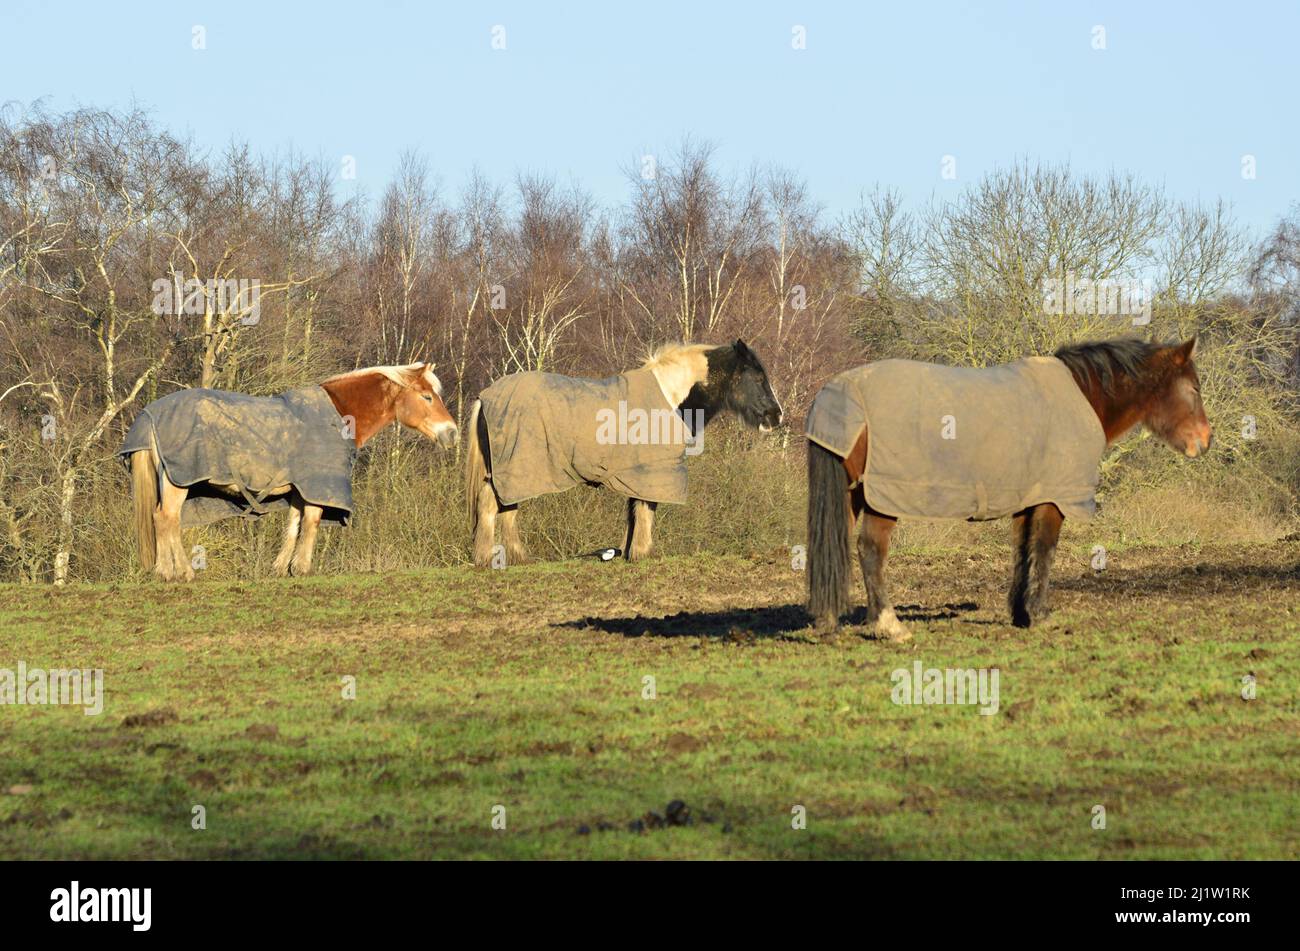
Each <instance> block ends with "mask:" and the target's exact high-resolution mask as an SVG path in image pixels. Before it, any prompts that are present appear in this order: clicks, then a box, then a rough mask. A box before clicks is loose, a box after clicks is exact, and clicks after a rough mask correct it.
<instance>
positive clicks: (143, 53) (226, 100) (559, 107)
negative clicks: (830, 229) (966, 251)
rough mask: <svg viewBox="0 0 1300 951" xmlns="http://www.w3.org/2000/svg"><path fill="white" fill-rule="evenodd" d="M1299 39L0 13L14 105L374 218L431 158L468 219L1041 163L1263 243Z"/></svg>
mask: <svg viewBox="0 0 1300 951" xmlns="http://www.w3.org/2000/svg"><path fill="white" fill-rule="evenodd" d="M196 25H199V26H202V27H204V28H205V30H206V49H202V50H196V49H193V47H192V39H191V38H192V29H193V27H194V26H196ZM496 25H501V26H503V27H504V28H505V45H506V48H505V49H504V50H494V49H493V48H492V29H493V27H494V26H496ZM796 25H797V26H802V27H804V28H805V29H806V49H802V50H796V49H793V48H792V43H791V40H792V37H793V33H792V30H793V28H794V27H795V26H796ZM1097 26H1101V27H1104V29H1105V45H1106V49H1105V50H1096V49H1094V48H1093V45H1094V35H1095V34H1094V27H1097ZM1298 40H1300V4H1297V3H1295V2H1276V0H1265V2H1262V3H1260V4H1256V5H1246V4H1217V5H1212V4H1204V3H1195V2H1192V3H1188V2H1183V3H1174V2H1168V3H1163V2H1160V3H1157V2H1148V3H1140V4H1135V3H1118V2H1115V3H1085V2H1047V0H1044V2H1041V3H1010V2H1007V3H988V4H980V5H965V4H957V3H951V4H950V3H946V2H937V0H926V2H920V3H897V2H880V3H837V4H836V3H810V2H806V0H800V2H781V3H775V2H758V3H752V2H751V3H708V2H702V0H696V2H693V3H682V2H677V0H660V2H655V3H644V2H642V3H611V2H604V3H563V4H562V3H545V4H544V3H540V2H534V3H487V4H468V3H466V4H455V5H451V4H441V3H416V2H398V0H366V2H349V3H338V2H315V3H310V4H308V3H303V4H289V3H275V2H269V0H264V2H262V3H243V2H221V3H215V2H214V3H185V2H172V3H133V4H106V3H72V4H57V3H54V2H50V0H44V2H33V3H27V2H18V3H13V2H7V3H6V4H5V6H4V9H3V11H0V100H2V101H18V102H22V103H26V102H29V101H31V100H33V99H37V98H45V99H46V102H47V104H48V105H49V106H50V107H51V108H55V109H62V108H65V107H69V106H72V105H76V104H83V105H96V106H110V105H111V106H121V105H126V104H129V103H130V102H132V101H133V100H135V101H138V102H139V103H141V104H142V105H144V106H146V107H148V108H149V109H150V110H151V111H152V112H153V114H154V116H155V118H156V119H157V120H158V121H159V122H160V123H162V124H163V125H165V126H167V127H169V128H171V129H173V130H176V131H188V132H190V133H192V134H193V136H194V138H195V139H196V140H197V141H198V142H199V143H200V144H202V145H204V146H211V147H212V148H214V149H219V148H221V147H222V146H223V145H224V144H226V143H227V142H228V141H230V140H231V139H232V138H236V139H247V140H248V141H249V142H251V143H252V145H253V146H254V147H255V148H256V149H258V150H260V151H265V152H271V151H276V150H278V151H285V150H287V149H289V148H293V149H296V150H298V151H300V152H303V153H306V154H308V155H312V156H316V155H320V156H324V157H327V158H329V159H330V160H331V161H338V162H339V163H340V165H341V161H342V156H344V155H352V156H355V158H356V169H357V177H356V182H355V183H351V182H349V183H345V185H346V187H356V186H359V187H361V188H363V189H364V190H365V191H366V192H368V193H370V194H372V195H373V194H376V193H377V192H378V191H379V190H380V189H382V187H383V186H384V184H385V182H386V181H387V179H388V178H389V176H390V174H391V173H392V171H393V168H394V166H395V164H396V161H397V157H398V156H399V154H400V153H401V152H402V151H403V150H404V149H406V148H411V147H416V148H419V149H421V150H422V151H423V152H424V153H425V154H426V155H427V156H428V157H429V159H430V161H431V164H432V166H433V167H434V169H435V170H436V171H437V173H438V175H439V177H440V179H441V181H442V183H443V184H444V186H445V187H446V188H447V189H448V190H450V191H453V192H454V191H455V189H456V188H457V187H458V186H459V185H460V184H461V183H463V181H464V180H465V178H466V176H467V175H468V173H469V171H470V170H471V169H472V168H474V167H478V168H479V169H481V170H482V171H483V172H484V173H486V174H487V175H488V176H489V177H490V178H493V179H495V180H497V181H500V182H503V183H504V182H508V181H509V180H510V179H511V178H512V177H513V175H514V173H515V172H516V171H549V172H553V173H555V174H557V175H558V176H559V177H560V178H561V179H564V180H567V179H570V178H571V179H573V180H575V181H576V182H578V183H579V184H581V185H582V186H583V187H585V188H587V189H588V190H589V191H591V192H592V194H593V195H594V196H595V197H596V199H597V200H598V201H599V202H601V203H602V204H606V205H610V204H614V203H617V202H619V201H621V200H622V199H624V198H625V197H626V195H627V192H628V186H627V183H626V178H625V175H624V172H623V171H622V169H624V168H626V167H628V166H629V165H633V164H635V163H636V162H637V161H638V159H639V156H641V155H643V154H647V153H652V154H663V153H665V152H667V151H669V150H671V148H672V147H673V146H675V145H676V144H678V143H679V142H680V141H681V139H682V137H683V136H684V135H691V136H692V137H694V138H696V139H706V140H710V141H712V142H714V143H716V145H717V146H718V153H717V155H718V159H719V161H720V162H721V164H722V165H723V167H724V168H743V167H746V166H748V165H750V164H751V163H754V162H757V163H760V164H763V163H775V164H780V165H784V166H787V167H790V168H793V169H795V170H797V171H798V172H799V173H800V174H801V175H802V176H803V177H804V178H805V179H806V180H807V182H808V185H809V188H810V191H811V193H812V194H813V195H814V196H815V197H816V199H817V200H818V201H820V202H821V203H822V204H823V205H824V206H825V209H826V212H827V214H828V215H829V216H831V217H833V216H834V215H835V214H836V213H838V212H840V211H843V210H846V209H848V208H849V207H851V206H852V205H854V204H855V203H856V201H857V197H858V195H859V193H860V192H861V191H862V190H863V189H864V188H869V187H870V186H871V185H873V184H874V183H876V182H879V183H881V184H885V185H891V186H894V187H896V188H898V189H900V190H901V191H902V193H903V195H904V196H905V198H906V199H907V200H908V202H909V203H911V204H913V205H919V204H922V203H924V202H926V201H927V200H929V199H930V197H931V196H932V195H933V196H938V197H943V196H945V195H951V194H953V193H954V192H955V191H956V190H957V189H959V188H961V187H963V186H964V185H966V184H969V183H971V182H972V181H974V180H976V179H978V177H979V176H980V174H981V173H982V172H984V171H985V170H987V169H989V168H992V167H994V166H996V165H1000V164H1001V165H1005V164H1007V163H1010V162H1012V161H1014V160H1016V159H1017V158H1021V157H1029V158H1033V159H1046V160H1051V161H1066V160H1068V161H1069V162H1070V164H1071V166H1072V167H1073V168H1074V169H1075V170H1076V171H1080V172H1097V173H1104V172H1106V171H1109V170H1110V169H1112V168H1115V169H1121V170H1129V171H1132V172H1135V173H1137V174H1138V175H1139V176H1140V177H1142V178H1143V179H1144V180H1146V181H1150V182H1156V183H1163V184H1164V185H1165V186H1166V188H1167V190H1168V191H1169V192H1170V193H1171V194H1172V195H1174V196H1176V197H1179V198H1184V199H1198V198H1199V199H1202V200H1213V199H1215V198H1218V197H1220V196H1222V197H1224V198H1226V199H1228V200H1230V201H1231V202H1232V203H1233V205H1234V207H1235V209H1236V213H1237V216H1238V218H1239V219H1240V220H1241V221H1242V222H1244V223H1245V224H1247V225H1248V226H1250V227H1252V228H1254V229H1257V230H1262V229H1266V228H1268V227H1269V226H1270V225H1271V224H1272V223H1273V222H1274V221H1275V220H1276V219H1277V217H1278V216H1279V215H1281V214H1282V213H1284V212H1285V211H1286V209H1287V207H1288V206H1289V205H1290V204H1291V203H1293V202H1295V201H1297V200H1298V199H1300V124H1298V123H1297V121H1296V119H1297V113H1300V108H1298V107H1297V102H1296V92H1297V90H1298V89H1300V83H1298V82H1297V81H1296V80H1295V76H1294V69H1295V61H1296V56H1297V52H1296V50H1297V41H1298ZM945 155H952V156H955V157H956V160H957V164H956V170H957V179H956V180H955V181H947V180H944V179H942V178H941V176H940V165H941V160H942V157H943V156H945ZM1243 155H1252V156H1254V157H1255V162H1256V169H1257V173H1256V174H1257V177H1256V178H1255V179H1254V180H1245V179H1243V177H1242V173H1241V168H1242V156H1243Z"/></svg>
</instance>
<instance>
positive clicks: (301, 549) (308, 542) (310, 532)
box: [289, 502, 325, 578]
mask: <svg viewBox="0 0 1300 951" xmlns="http://www.w3.org/2000/svg"><path fill="white" fill-rule="evenodd" d="M324 511H325V510H324V509H322V508H321V507H320V506H319V505H310V504H308V503H306V502H304V503H303V506H302V527H301V528H300V529H299V531H298V548H297V550H296V551H295V552H294V555H293V561H291V562H290V563H289V569H290V570H291V571H292V572H293V574H294V576H295V577H298V578H301V577H302V576H303V575H307V574H311V556H312V551H313V550H314V549H315V548H316V529H317V528H319V527H320V517H321V515H322V514H323V513H324Z"/></svg>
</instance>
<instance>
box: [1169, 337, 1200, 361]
mask: <svg viewBox="0 0 1300 951" xmlns="http://www.w3.org/2000/svg"><path fill="white" fill-rule="evenodd" d="M1195 352H1196V338H1195V337H1193V338H1192V339H1190V340H1186V341H1184V342H1183V343H1180V344H1178V345H1177V346H1176V348H1175V350H1174V361H1175V362H1176V363H1179V364H1183V363H1188V362H1190V361H1191V359H1192V354H1193V353H1195Z"/></svg>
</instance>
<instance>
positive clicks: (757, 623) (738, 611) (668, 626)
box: [553, 601, 993, 642]
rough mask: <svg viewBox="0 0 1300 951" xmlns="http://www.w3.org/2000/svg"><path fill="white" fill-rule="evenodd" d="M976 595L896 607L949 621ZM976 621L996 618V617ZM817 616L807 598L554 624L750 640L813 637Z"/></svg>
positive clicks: (862, 618)
mask: <svg viewBox="0 0 1300 951" xmlns="http://www.w3.org/2000/svg"><path fill="white" fill-rule="evenodd" d="M978 608H979V605H978V604H976V603H975V602H973V601H962V602H959V603H952V604H944V605H941V606H939V607H937V608H926V607H924V606H922V605H919V604H903V605H896V606H895V608H894V610H895V612H896V613H897V614H898V617H899V619H900V620H902V621H920V622H922V623H925V622H930V621H946V620H952V619H955V618H960V617H961V616H962V614H963V613H967V612H970V611H974V610H977V609H978ZM968 620H969V621H970V623H975V624H990V623H993V622H991V621H976V620H973V619H968ZM812 624H813V619H812V616H811V615H810V614H809V613H808V612H807V610H805V609H804V607H803V605H801V604H779V605H769V606H766V607H755V608H728V609H727V610H723V611H679V612H677V613H676V614H669V615H666V616H664V617H642V616H637V617H613V618H601V617H585V618H579V619H577V620H574V621H563V622H560V623H558V624H555V625H553V626H554V627H561V628H570V629H575V630H597V631H603V632H605V633H607V634H618V635H621V636H623V637H628V638H637V637H711V638H717V639H719V640H722V641H727V642H748V641H753V640H758V639H772V640H796V641H803V640H808V639H810V638H811V637H812ZM842 624H843V625H845V626H846V627H863V626H865V625H866V624H867V609H866V607H865V606H863V607H857V608H854V609H853V611H852V612H851V613H850V614H848V615H846V616H845V617H844V618H843V620H842Z"/></svg>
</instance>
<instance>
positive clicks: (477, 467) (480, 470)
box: [465, 400, 488, 535]
mask: <svg viewBox="0 0 1300 951" xmlns="http://www.w3.org/2000/svg"><path fill="white" fill-rule="evenodd" d="M482 406H483V401H482V400H475V401H474V405H473V407H472V408H471V409H470V411H469V426H468V428H469V446H468V451H467V452H466V453H465V508H466V511H467V513H468V515H469V531H470V534H471V535H473V534H474V533H475V532H476V531H477V530H478V493H479V489H481V488H483V480H484V479H486V478H487V474H488V473H487V459H486V457H485V456H484V453H483V444H482V442H481V434H480V432H479V411H480V409H481V408H482Z"/></svg>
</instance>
